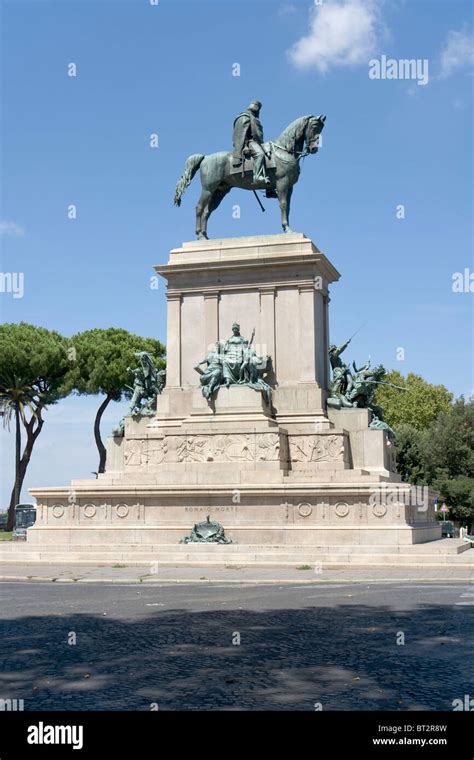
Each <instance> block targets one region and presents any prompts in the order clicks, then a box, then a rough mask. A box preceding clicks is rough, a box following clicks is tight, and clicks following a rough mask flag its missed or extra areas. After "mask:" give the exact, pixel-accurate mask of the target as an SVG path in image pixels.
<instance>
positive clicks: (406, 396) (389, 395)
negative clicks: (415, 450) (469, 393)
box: [375, 370, 453, 430]
mask: <svg viewBox="0 0 474 760" xmlns="http://www.w3.org/2000/svg"><path fill="white" fill-rule="evenodd" d="M384 382H387V383H393V384H394V385H399V386H402V387H403V388H407V390H406V391H400V390H397V389H396V388H391V387H390V386H387V385H379V386H378V387H377V391H376V396H375V403H376V404H378V405H380V406H381V407H382V408H383V410H384V419H385V421H386V422H387V423H388V424H389V425H390V427H392V428H397V427H398V426H399V425H403V424H407V425H411V426H412V427H414V428H416V429H417V430H424V429H426V428H427V427H428V426H429V425H430V424H431V423H432V422H434V420H435V419H436V418H437V416H438V414H440V412H449V409H450V405H451V402H452V399H453V394H452V393H450V392H449V391H448V389H447V388H445V386H444V385H431V383H428V382H427V381H426V380H424V379H423V378H422V377H420V375H415V374H413V373H412V372H410V373H409V374H408V375H407V377H406V378H405V377H403V375H402V374H401V373H400V372H398V370H392V371H391V372H388V373H387V375H386V376H385V377H384Z"/></svg>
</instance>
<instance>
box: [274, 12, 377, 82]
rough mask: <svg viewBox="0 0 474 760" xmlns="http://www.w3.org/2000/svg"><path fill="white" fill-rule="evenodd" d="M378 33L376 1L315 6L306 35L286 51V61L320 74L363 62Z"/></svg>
mask: <svg viewBox="0 0 474 760" xmlns="http://www.w3.org/2000/svg"><path fill="white" fill-rule="evenodd" d="M380 33H381V23H380V18H379V2H378V0H345V1H342V2H331V3H323V4H322V5H319V4H316V3H315V6H314V8H312V9H311V11H310V25H309V33H308V34H307V35H306V36H304V37H301V39H299V40H298V41H297V42H296V43H295V44H294V45H293V47H291V48H290V50H289V51H288V52H289V56H290V60H291V61H292V62H293V63H294V64H295V66H298V67H300V68H310V67H315V68H316V69H318V70H319V71H321V72H325V71H327V70H328V69H329V68H330V67H331V66H354V65H356V64H360V63H367V61H368V58H369V57H370V55H371V54H372V53H373V52H374V51H375V49H376V47H377V41H378V38H379V36H380Z"/></svg>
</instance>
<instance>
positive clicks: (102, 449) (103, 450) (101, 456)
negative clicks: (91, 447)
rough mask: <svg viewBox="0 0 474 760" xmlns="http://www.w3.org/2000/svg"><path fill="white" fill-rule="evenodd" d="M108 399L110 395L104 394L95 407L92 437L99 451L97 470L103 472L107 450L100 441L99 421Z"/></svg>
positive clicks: (110, 399)
mask: <svg viewBox="0 0 474 760" xmlns="http://www.w3.org/2000/svg"><path fill="white" fill-rule="evenodd" d="M110 401H112V396H106V397H105V399H104V400H103V401H102V403H101V405H100V406H99V408H98V409H97V414H96V416H95V422H94V438H95V444H96V446H97V449H98V452H99V467H98V470H97V472H105V461H106V459H107V450H106V448H105V446H104V444H103V443H102V438H101V436H100V421H101V419H102V415H103V413H104V412H105V410H106V409H107V407H108V405H109V403H110Z"/></svg>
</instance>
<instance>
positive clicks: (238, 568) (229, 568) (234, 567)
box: [224, 565, 243, 570]
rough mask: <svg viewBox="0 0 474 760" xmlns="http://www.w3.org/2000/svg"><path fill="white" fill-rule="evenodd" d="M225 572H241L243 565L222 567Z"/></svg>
mask: <svg viewBox="0 0 474 760" xmlns="http://www.w3.org/2000/svg"><path fill="white" fill-rule="evenodd" d="M224 567H225V569H226V570H242V568H243V565H224Z"/></svg>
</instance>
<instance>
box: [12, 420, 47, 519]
mask: <svg viewBox="0 0 474 760" xmlns="http://www.w3.org/2000/svg"><path fill="white" fill-rule="evenodd" d="M17 422H18V426H19V424H20V416H19V414H18V420H17ZM35 423H36V427H35ZM43 424H44V420H43V419H42V418H41V409H38V410H37V411H36V416H32V417H31V419H30V420H29V421H28V422H27V423H26V425H25V426H24V427H25V430H26V443H25V448H24V450H23V454H22V455H21V457H20V456H19V455H20V453H21V448H20V450H18V449H17V450H16V452H15V454H16V456H18V469H16V471H15V485H14V486H13V491H12V495H11V498H10V506H9V508H8V518H7V530H13V527H14V524H15V507H16V505H17V504H18V502H19V501H20V494H21V489H22V487H23V481H24V480H25V475H26V471H27V469H28V465H29V463H30V459H31V454H32V451H33V446H34V445H35V441H36V439H37V438H38V436H39V434H40V433H41V429H42V427H43ZM18 431H19V432H18ZM18 441H20V447H21V429H20V427H18V430H17V434H16V446H17V447H18Z"/></svg>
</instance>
